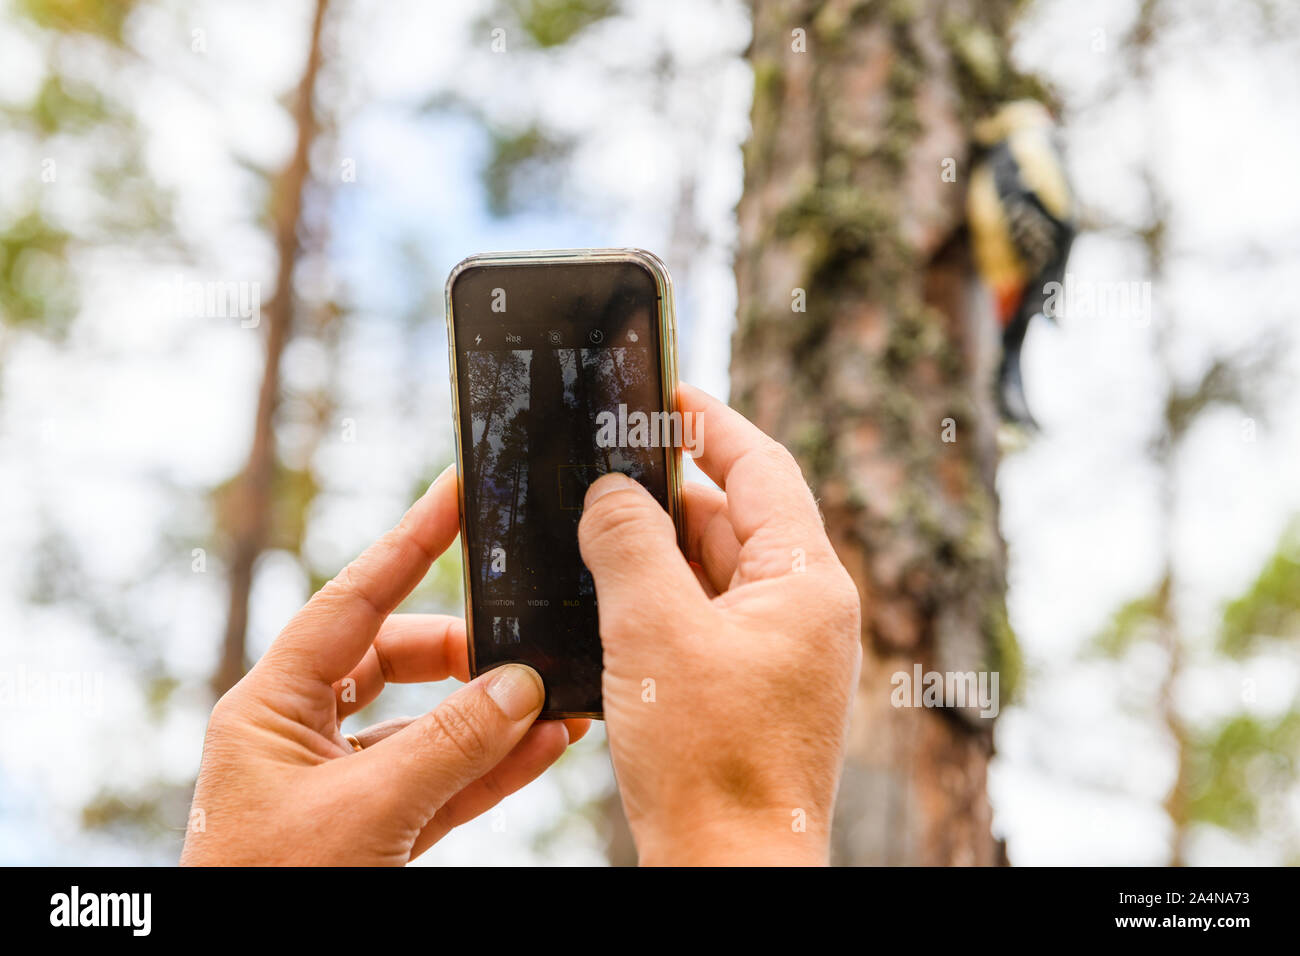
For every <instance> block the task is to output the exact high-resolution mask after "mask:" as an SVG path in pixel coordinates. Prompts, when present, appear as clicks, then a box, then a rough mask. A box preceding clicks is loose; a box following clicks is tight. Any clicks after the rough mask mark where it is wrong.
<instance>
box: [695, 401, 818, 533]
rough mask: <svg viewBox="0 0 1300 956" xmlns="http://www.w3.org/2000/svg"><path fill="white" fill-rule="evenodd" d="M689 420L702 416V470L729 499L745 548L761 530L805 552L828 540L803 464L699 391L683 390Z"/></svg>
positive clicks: (699, 460)
mask: <svg viewBox="0 0 1300 956" xmlns="http://www.w3.org/2000/svg"><path fill="white" fill-rule="evenodd" d="M677 395H678V404H679V405H680V407H681V411H682V414H683V415H694V416H697V420H696V431H697V439H696V440H697V449H698V451H699V457H698V458H697V459H696V464H698V465H699V466H700V470H701V471H703V472H704V473H705V474H706V475H708V476H709V477H710V478H712V479H713V480H714V481H715V482H717V484H718V486H719V487H720V488H722V490H723V491H725V492H726V493H727V511H728V512H729V513H730V515H731V524H732V527H733V528H734V529H735V532H736V538H737V539H738V540H739V541H740V543H741V545H744V544H745V542H746V541H748V540H749V539H750V538H752V537H753V536H754V535H755V534H757V533H758V532H759V531H760V530H762V529H766V530H765V531H764V535H765V536H770V537H772V538H774V539H776V541H777V543H779V544H786V543H789V544H792V545H793V546H805V544H804V543H805V542H806V541H807V540H808V538H809V535H810V533H815V534H816V536H817V537H818V538H824V537H825V529H824V527H823V525H822V518H821V513H820V512H819V511H818V510H817V502H816V500H814V498H813V495H812V491H811V490H810V489H809V488H808V483H807V482H806V481H804V478H803V472H801V471H800V470H799V463H798V462H796V461H795V459H794V456H793V455H791V454H790V452H788V451H787V450H786V448H785V446H784V445H782V444H780V443H779V442H777V441H776V440H775V439H772V438H769V437H768V436H767V435H766V434H765V433H764V432H763V431H762V430H761V429H760V428H759V427H758V426H757V425H755V424H754V423H753V422H751V421H750V420H749V419H747V418H745V416H744V415H741V414H740V412H738V411H736V410H735V409H732V408H730V407H728V406H727V405H724V404H723V403H722V402H720V401H718V400H717V399H716V398H714V397H713V396H712V395H709V394H708V393H706V392H702V391H700V389H698V388H695V387H694V386H693V385H685V384H683V385H680V386H678V391H677Z"/></svg>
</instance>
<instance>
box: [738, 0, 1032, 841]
mask: <svg viewBox="0 0 1300 956" xmlns="http://www.w3.org/2000/svg"><path fill="white" fill-rule="evenodd" d="M1015 7H1016V3H1015V2H1014V0H967V2H960V0H957V2H947V0H912V2H907V3H900V2H892V3H886V2H847V0H846V2H834V0H827V2H791V0H785V2H782V0H755V11H754V39H753V43H752V46H751V49H750V52H749V56H750V60H751V62H752V65H753V69H754V104H753V112H752V121H753V131H752V134H751V139H750V142H749V144H748V146H747V148H746V156H745V190H744V195H743V198H742V199H741V202H740V207H739V211H738V216H739V223H740V242H739V249H738V252H737V258H736V279H737V284H738V288H739V311H738V326H737V330H736V334H735V338H734V342H733V349H732V370H731V387H732V391H731V398H732V401H733V403H734V404H736V406H737V407H738V408H739V409H740V410H741V411H743V412H744V413H745V414H747V415H749V416H750V417H752V418H753V420H754V421H755V422H756V423H757V424H758V425H759V426H760V427H762V428H763V429H764V430H765V431H767V432H768V433H769V434H771V435H773V436H774V437H776V438H777V439H778V440H780V441H782V442H783V443H785V444H786V445H787V446H788V447H789V448H790V449H791V451H793V452H794V453H795V455H796V456H797V457H798V459H799V461H800V463H801V464H802V466H803V468H804V474H805V476H806V477H807V478H808V480H809V482H810V484H811V485H812V487H813V490H814V491H815V493H816V494H817V496H818V499H819V500H820V502H821V507H822V510H823V514H824V516H825V519H826V524H827V528H828V531H829V533H830V536H831V540H832V542H833V543H834V545H835V547H836V549H837V550H838V552H839V554H840V557H841V558H842V559H843V561H844V563H845V565H846V566H847V567H848V569H849V571H850V573H851V574H852V575H853V577H854V579H855V581H856V582H857V584H858V588H859V590H860V592H861V595H862V609H863V633H862V641H863V648H864V652H865V654H864V660H863V670H862V679H861V683H860V685H859V688H858V694H857V699H856V701H855V706H854V715H853V730H852V733H851V735H850V740H849V754H848V761H847V764H846V767H845V773H844V778H843V781H842V784H841V788H840V795H839V800H838V804H837V808H836V809H837V812H836V823H835V829H834V836H833V839H834V860H835V862H838V863H851V864H933V865H947V864H996V863H1000V862H1003V861H1004V854H1003V849H1002V846H1001V845H1000V844H999V843H998V842H997V841H996V840H995V839H994V837H993V836H992V833H991V829H990V821H991V811H990V808H989V803H988V797H987V792H986V772H987V766H988V761H989V758H990V756H991V754H992V752H993V734H992V720H990V719H982V718H980V717H979V716H978V710H979V708H978V707H976V708H970V707H967V708H965V709H957V708H950V709H926V708H920V707H895V706H894V704H893V702H892V700H891V692H892V691H893V690H894V688H893V686H892V685H891V678H892V675H894V674H895V673H897V672H904V673H906V674H907V675H909V677H910V676H911V675H912V674H913V668H914V665H916V664H920V665H921V667H922V671H923V672H928V671H951V672H969V671H977V672H978V671H991V672H999V677H1000V679H999V690H1000V692H1001V693H1000V696H1001V699H1002V700H1004V701H1005V699H1006V698H1007V697H1008V696H1009V692H1010V690H1011V689H1012V685H1013V684H1014V680H1015V677H1016V672H1017V670H1018V656H1017V654H1016V649H1015V639H1014V636H1013V635H1012V634H1011V632H1010V628H1009V626H1008V623H1007V617H1006V607H1005V590H1006V584H1005V571H1004V553H1003V545H1002V540H1001V537H1000V535H999V532H998V505H997V497H996V493H995V490H994V484H993V480H994V473H995V469H996V455H997V452H996V441H995V438H996V425H997V420H996V413H995V410H994V406H993V402H992V374H993V368H994V364H995V362H996V344H995V343H996V334H995V332H994V326H993V320H992V315H991V312H990V311H989V309H988V307H987V306H986V305H985V299H984V298H983V294H982V293H981V292H980V291H979V289H978V287H977V286H976V285H975V283H974V281H973V278H974V277H973V272H972V266H971V262H970V258H969V254H968V249H967V243H966V237H965V234H964V230H963V228H962V222H963V219H964V201H965V185H964V184H965V179H966V173H967V172H968V170H969V147H968V143H969V142H970V124H971V123H972V122H973V120H975V119H976V118H977V117H978V115H979V114H980V113H981V112H983V111H984V110H986V109H987V108H988V107H989V106H990V105H991V104H992V103H993V102H995V101H996V100H997V99H999V98H1001V97H1003V96H1006V95H1007V94H1008V92H1009V91H1008V89H1007V87H1008V84H1010V83H1011V82H1014V81H1016V80H1015V78H1014V75H1013V72H1012V71H1011V69H1010V67H1009V65H1008V63H1007V59H1006V46H1005V40H1004V37H1005V36H1006V33H1007V27H1008V24H1009V20H1010V18H1011V14H1012V11H1013V10H1014V8H1015ZM946 160H947V161H949V163H947V164H945V161H946ZM946 165H947V168H950V169H955V170H956V177H955V178H956V181H955V182H954V181H946V180H945V177H944V175H943V173H944V170H945V166H946ZM951 178H952V177H948V179H949V180H950V179H951ZM801 299H802V301H801Z"/></svg>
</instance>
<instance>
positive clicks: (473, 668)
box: [444, 249, 685, 719]
mask: <svg viewBox="0 0 1300 956" xmlns="http://www.w3.org/2000/svg"><path fill="white" fill-rule="evenodd" d="M574 262H633V263H636V264H638V265H641V266H643V267H645V268H646V269H647V270H648V271H649V272H650V274H651V275H653V276H654V279H655V285H656V287H657V289H658V293H659V300H658V301H659V317H658V318H659V342H660V345H661V348H660V354H659V372H660V378H661V379H662V381H663V385H664V403H665V410H667V411H677V410H678V408H677V317H676V314H675V312H674V309H673V284H672V279H671V277H670V276H669V275H668V267H667V266H666V265H664V262H663V260H662V259H660V258H659V257H658V256H656V255H655V254H654V253H652V252H647V251H646V250H644V249H552V250H530V251H520V252H489V253H482V254H480V255H474V256H470V257H468V258H466V259H462V260H461V261H460V262H458V263H457V264H456V266H455V268H453V269H452V270H451V275H449V276H448V277H447V285H446V288H445V291H444V297H445V300H446V308H445V312H446V317H447V361H448V365H449V367H450V370H451V403H452V419H453V422H454V424H455V434H456V476H457V480H456V489H457V490H456V493H457V496H458V500H459V507H460V548H461V568H462V573H463V577H464V587H465V630H466V635H467V636H468V643H469V669H470V676H471V677H477V676H478V675H479V669H478V664H477V662H476V661H475V659H474V618H473V615H474V607H473V597H472V595H473V591H472V590H471V576H470V556H469V544H468V542H467V540H466V526H465V525H466V522H465V484H464V481H463V475H464V448H463V446H462V442H461V437H462V436H461V430H460V418H461V416H460V389H459V387H458V382H457V369H456V323H455V321H454V317H453V315H452V302H451V288H452V286H453V285H454V284H455V282H456V277H457V276H458V275H460V274H461V272H463V271H464V270H466V269H468V268H470V267H473V266H494V265H523V264H527V265H545V264H548V263H574ZM667 459H668V460H667V468H666V471H667V475H668V505H669V509H668V510H669V514H670V516H671V517H672V519H673V526H674V527H675V528H676V529H677V543H678V547H682V548H684V545H685V530H684V517H683V514H682V456H681V452H680V450H676V451H675V452H674V453H672V454H669V455H668V456H667ZM563 717H592V718H595V719H603V717H604V713H603V712H589V713H577V712H570V711H546V710H544V711H542V713H541V718H545V719H557V718H563Z"/></svg>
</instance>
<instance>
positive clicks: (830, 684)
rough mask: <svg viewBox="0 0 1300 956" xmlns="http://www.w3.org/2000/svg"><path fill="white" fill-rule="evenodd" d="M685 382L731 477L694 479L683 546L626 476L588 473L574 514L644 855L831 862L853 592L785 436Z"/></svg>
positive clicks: (715, 469) (720, 466)
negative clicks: (707, 481) (780, 439)
mask: <svg viewBox="0 0 1300 956" xmlns="http://www.w3.org/2000/svg"><path fill="white" fill-rule="evenodd" d="M679 396H680V405H681V410H682V411H683V413H684V414H696V415H698V416H699V418H698V419H697V428H698V429H699V430H698V434H699V436H700V444H701V450H702V455H701V457H700V458H699V460H698V463H699V465H700V467H701V469H703V471H704V472H705V474H707V475H708V476H709V477H710V478H712V479H713V480H714V481H715V482H717V484H718V485H719V486H720V487H721V488H723V489H724V491H719V490H718V489H717V488H713V487H707V486H703V485H697V484H690V485H687V486H686V489H685V494H684V502H683V503H684V505H685V511H686V521H685V524H686V539H687V541H686V545H687V547H686V551H687V554H686V556H685V557H684V556H683V555H682V552H681V551H680V550H679V549H678V545H677V538H676V534H675V532H674V529H673V523H672V521H671V519H670V518H669V517H668V515H667V513H665V512H664V510H663V509H662V508H660V507H659V505H658V503H657V502H656V501H655V500H654V498H652V497H651V496H650V494H649V493H648V492H647V491H646V490H645V489H644V488H642V486H641V485H639V484H638V483H637V482H635V481H632V480H631V479H629V478H627V477H625V476H623V475H618V474H610V475H605V476H604V477H602V478H601V479H599V480H598V481H596V482H594V483H593V484H592V486H591V488H590V489H588V492H587V498H586V503H585V507H584V513H583V516H582V521H581V524H580V525H579V527H578V540H579V542H580V545H581V548H582V557H583V560H584V561H585V562H586V564H587V567H588V568H590V570H591V573H592V576H593V577H594V578H595V582H596V597H597V600H598V601H599V604H600V637H601V643H602V644H603V646H604V655H605V670H604V677H603V691H604V700H605V703H604V707H605V720H606V723H607V726H608V733H609V744H610V752H611V755H612V757H613V761H614V772H615V774H616V776H617V777H618V784H619V789H620V791H621V793H622V796H623V805H624V807H625V808H626V810H627V817H628V822H629V823H630V824H631V827H632V834H633V836H634V837H635V839H636V844H637V850H638V853H639V855H640V858H641V861H642V862H643V863H651V864H655V863H703V864H720V863H825V862H827V859H828V856H829V834H830V822H831V811H832V807H833V804H834V800H835V791H836V787H837V785H838V782H839V774H840V767H841V765H842V763H843V759H844V744H845V736H846V733H847V730H848V717H849V707H850V704H851V702H852V699H853V690H854V687H855V686H856V685H857V679H858V669H859V666H860V664H861V659H862V648H861V644H860V642H859V641H860V613H861V612H860V607H859V601H858V592H857V589H856V587H855V586H854V584H853V581H852V580H851V579H850V577H849V575H848V572H846V571H845V570H844V567H843V565H841V564H840V561H839V559H838V558H837V557H836V555H835V552H834V550H833V549H832V548H831V544H830V541H829V540H828V539H827V537H826V532H825V529H824V528H823V525H822V520H821V515H820V514H819V512H818V510H817V504H816V502H815V501H814V500H813V496H812V494H811V493H810V492H809V490H808V486H807V484H806V483H805V482H804V480H803V477H802V475H801V474H800V472H799V466H798V465H797V464H796V463H795V460H794V458H793V457H791V455H790V453H789V452H787V451H786V450H785V449H784V448H782V447H781V446H780V445H779V444H777V443H776V442H774V441H773V440H772V439H770V438H768V437H767V436H766V435H764V434H763V433H762V432H761V431H759V430H758V429H757V428H755V427H754V426H753V425H752V424H750V423H749V422H748V421H746V420H745V419H744V418H743V417H742V416H741V415H739V414H738V413H736V412H734V411H732V410H731V409H730V408H728V407H727V406H725V405H723V404H722V403H721V402H719V401H717V400H716V399H713V398H710V397H709V396H707V395H705V394H704V393H703V392H701V391H699V390H698V389H693V388H690V387H687V386H683V387H682V388H681V390H680V392H679ZM687 558H689V559H690V563H689V564H688V563H687ZM801 827H802V829H801Z"/></svg>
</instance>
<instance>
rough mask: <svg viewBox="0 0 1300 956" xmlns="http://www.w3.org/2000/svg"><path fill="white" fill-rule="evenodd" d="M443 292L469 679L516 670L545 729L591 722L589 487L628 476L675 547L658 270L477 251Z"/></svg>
mask: <svg viewBox="0 0 1300 956" xmlns="http://www.w3.org/2000/svg"><path fill="white" fill-rule="evenodd" d="M446 296H447V308H446V312H447V342H448V349H449V352H450V364H451V379H452V383H451V384H452V397H453V407H454V413H455V422H456V463H457V467H458V470H459V476H460V539H461V548H462V557H463V563H464V572H465V604H466V607H465V623H466V629H467V631H468V637H469V661H470V671H471V673H472V674H474V675H475V676H477V675H478V674H481V673H483V672H484V671H488V670H491V669H492V668H493V667H497V666H498V665H501V664H505V663H508V662H510V661H521V662H523V663H525V664H529V665H530V666H532V667H534V668H535V669H536V670H537V671H538V673H540V674H541V675H542V680H543V681H544V682H545V684H546V702H545V705H544V709H543V711H542V717H543V718H559V717H580V716H581V717H601V716H602V707H601V690H600V679H601V647H600V631H599V626H598V619H597V606H596V589H595V586H594V584H593V582H592V578H591V574H590V572H589V571H588V570H587V568H586V566H585V565H584V564H583V563H582V555H581V554H580V553H579V550H578V520H579V518H581V517H582V503H583V497H584V496H585V494H586V491H587V487H588V486H589V485H590V484H591V483H592V482H593V481H595V480H596V479H597V478H598V477H599V476H600V475H602V474H604V473H605V472H609V471H620V472H623V473H624V474H627V475H629V476H630V477H632V478H634V479H636V480H637V481H639V482H641V484H642V485H644V486H645V487H646V488H647V489H648V490H649V491H650V493H651V494H652V495H653V496H654V497H655V498H656V500H658V502H659V503H660V504H661V505H662V506H663V507H664V509H665V510H666V511H667V512H668V514H669V515H671V516H672V518H673V521H674V522H675V524H676V526H677V534H678V541H679V543H680V541H681V539H682V530H681V529H682V522H681V514H682V510H681V454H680V453H681V447H680V445H681V443H680V442H679V441H674V439H673V429H672V421H673V419H672V416H673V414H674V413H676V412H677V356H676V329H675V321H674V316H673V293H672V283H671V280H670V279H669V276H668V270H667V268H666V267H665V266H664V264H663V262H661V261H660V260H659V258H658V257H656V256H654V255H652V254H651V253H648V252H644V251H642V250H639V249H578V250H562V251H555V252H511V253H500V254H490V255H478V256H471V257H470V258H468V259H465V260H464V261H463V262H461V263H460V264H459V265H457V266H456V268H455V269H453V270H452V273H451V276H450V277H449V278H448V279H447V291H446ZM656 413H658V414H656ZM677 421H678V422H679V423H680V415H678V416H677ZM646 422H650V423H652V425H651V427H646V428H639V427H638V425H640V424H642V423H646ZM659 424H662V425H663V427H661V428H660V427H653V426H654V425H659ZM646 600H647V601H653V600H655V595H653V594H647V595H646Z"/></svg>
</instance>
